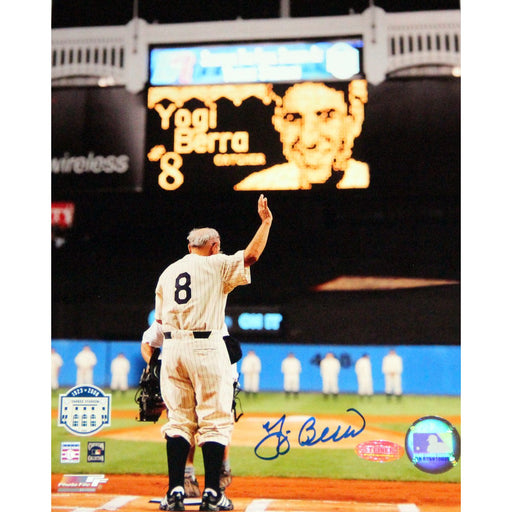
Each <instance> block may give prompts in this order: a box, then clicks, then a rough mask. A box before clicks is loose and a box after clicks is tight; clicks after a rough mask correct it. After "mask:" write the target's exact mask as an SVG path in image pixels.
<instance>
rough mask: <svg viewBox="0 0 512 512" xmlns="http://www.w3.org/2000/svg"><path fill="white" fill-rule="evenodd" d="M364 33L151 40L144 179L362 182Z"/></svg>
mask: <svg viewBox="0 0 512 512" xmlns="http://www.w3.org/2000/svg"><path fill="white" fill-rule="evenodd" d="M362 46H363V45H362V40H361V39H358V38H354V39H348V40H333V41H316V42H283V43H265V44H244V45H238V44H237V45H235V44H233V45H213V46H201V47H187V48H183V47H176V48H152V49H151V51H150V59H149V62H150V71H149V84H150V86H149V88H148V92H147V109H148V112H147V130H146V134H147V159H148V161H149V164H148V168H149V172H148V173H147V174H148V175H147V177H146V183H145V186H146V188H148V189H151V188H155V187H156V188H159V189H161V190H164V191H168V192H173V191H180V192H186V191H187V190H188V191H191V190H197V187H208V189H210V190H212V191H218V192H226V191H229V190H231V191H254V190H310V189H311V188H312V187H314V186H317V185H331V186H332V187H333V188H337V189H343V188H345V189H347V188H368V186H369V183H370V169H369V166H368V164H367V163H366V162H364V161H360V160H357V159H355V158H353V154H352V153H353V147H354V144H356V139H357V137H358V136H359V135H360V133H361V130H362V127H363V122H364V115H365V104H366V103H367V101H368V91H367V83H366V80H364V78H363V75H362V73H361V69H362V66H361V63H362Z"/></svg>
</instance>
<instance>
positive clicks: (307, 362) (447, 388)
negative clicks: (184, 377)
mask: <svg viewBox="0 0 512 512" xmlns="http://www.w3.org/2000/svg"><path fill="white" fill-rule="evenodd" d="M85 345H89V347H90V348H91V349H92V351H93V352H94V353H95V354H96V357H97V359H98V363H97V365H96V366H95V368H94V384H95V385H97V386H99V387H109V386H110V379H111V372H110V363H111V361H112V359H113V358H114V357H116V356H117V354H119V353H120V352H122V353H124V355H125V356H126V357H127V358H128V360H129V361H130V366H131V368H130V374H129V385H130V386H131V387H136V386H137V384H138V382H139V378H140V375H141V373H142V370H143V368H144V366H145V364H144V362H143V360H142V357H141V355H140V342H136V341H97V340H63V339H58V340H52V347H54V348H55V349H56V350H57V352H58V353H59V354H60V355H61V357H62V359H63V361H64V365H63V367H62V368H61V372H60V378H59V385H60V386H61V387H72V386H74V385H75V384H76V365H75V363H74V358H75V356H76V355H77V354H78V352H79V351H80V350H82V348H83V347H84V346H85ZM242 348H243V351H244V355H245V354H247V352H248V351H249V350H254V351H255V352H256V353H257V354H258V356H259V357H260V359H261V363H262V371H261V375H260V389H261V391H282V389H283V375H282V373H281V361H282V360H283V359H284V358H285V357H286V355H287V354H288V353H289V352H293V353H294V354H295V356H296V357H297V358H298V359H299V360H300V361H301V364H302V373H301V379H300V387H301V391H316V392H318V391H321V389H322V381H321V378H320V370H319V366H318V363H319V361H320V359H321V358H322V357H324V356H325V354H326V353H327V352H333V354H334V355H335V356H336V357H337V358H338V359H339V360H340V362H341V364H342V369H341V372H340V376H339V385H340V392H342V393H343V392H345V393H355V392H357V380H356V375H355V372H354V364H355V362H356V360H357V359H358V358H359V357H360V356H361V355H362V354H363V353H365V352H366V353H368V354H369V355H370V360H371V363H372V373H373V384H374V390H375V393H383V392H384V376H383V375H382V372H381V365H382V358H383V357H384V356H385V355H386V354H387V353H388V351H389V349H390V348H394V349H395V350H396V351H397V353H398V354H399V355H400V356H402V359H403V366H404V372H403V375H402V384H403V390H404V394H420V395H422V394H424V395H460V374H461V353H460V346H446V345H443V346H441V345H430V346H406V345H401V346H394V347H391V346H386V345H381V346H355V345H323V344H318V345H294V344H289V343H286V344H284V343H283V344H279V343H272V344H270V343H268V344H267V343H242ZM238 368H239V369H240V362H239V363H238ZM240 382H241V385H242V388H243V384H244V382H243V376H241V378H240Z"/></svg>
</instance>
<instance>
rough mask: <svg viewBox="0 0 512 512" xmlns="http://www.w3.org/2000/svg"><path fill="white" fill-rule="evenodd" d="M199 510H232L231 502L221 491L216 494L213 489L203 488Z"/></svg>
mask: <svg viewBox="0 0 512 512" xmlns="http://www.w3.org/2000/svg"><path fill="white" fill-rule="evenodd" d="M199 510H200V511H209V512H216V511H217V510H233V502H232V501H231V500H230V499H229V498H227V497H226V495H225V494H224V493H223V492H221V493H220V496H217V493H215V492H214V491H213V490H210V489H208V490H205V491H204V492H203V499H202V501H201V506H200V507H199Z"/></svg>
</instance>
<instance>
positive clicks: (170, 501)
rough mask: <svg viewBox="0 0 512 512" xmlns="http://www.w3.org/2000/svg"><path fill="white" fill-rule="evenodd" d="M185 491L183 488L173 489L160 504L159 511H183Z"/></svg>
mask: <svg viewBox="0 0 512 512" xmlns="http://www.w3.org/2000/svg"><path fill="white" fill-rule="evenodd" d="M184 498H185V490H184V489H183V487H175V488H174V489H173V492H172V493H170V494H169V493H167V494H166V495H165V496H164V497H163V498H162V501H161V502H160V510H181V511H183V510H185V503H184V502H183V500H184Z"/></svg>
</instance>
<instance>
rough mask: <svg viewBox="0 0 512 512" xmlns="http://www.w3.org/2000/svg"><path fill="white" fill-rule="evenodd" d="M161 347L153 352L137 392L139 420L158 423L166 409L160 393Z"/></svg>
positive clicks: (136, 400)
mask: <svg viewBox="0 0 512 512" xmlns="http://www.w3.org/2000/svg"><path fill="white" fill-rule="evenodd" d="M159 356H160V349H159V348H157V349H155V351H154V352H153V354H152V356H151V359H150V361H149V364H148V366H147V367H146V368H145V369H144V370H143V372H142V375H141V377H140V381H139V387H138V389H137V391H136V393H135V402H137V403H138V404H139V417H138V418H136V419H137V421H152V422H154V423H156V422H157V421H158V419H159V418H160V415H161V414H162V412H163V411H165V408H166V407H165V403H164V401H163V400H162V395H161V394H160V366H161V364H162V363H161V361H160V359H159Z"/></svg>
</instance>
